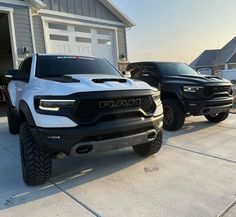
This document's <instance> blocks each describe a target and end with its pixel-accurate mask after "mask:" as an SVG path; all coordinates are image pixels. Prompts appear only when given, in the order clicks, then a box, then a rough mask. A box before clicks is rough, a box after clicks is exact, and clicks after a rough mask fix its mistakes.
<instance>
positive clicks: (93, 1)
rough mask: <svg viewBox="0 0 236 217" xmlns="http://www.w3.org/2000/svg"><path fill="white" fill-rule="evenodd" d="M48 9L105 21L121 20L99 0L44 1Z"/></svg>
mask: <svg viewBox="0 0 236 217" xmlns="http://www.w3.org/2000/svg"><path fill="white" fill-rule="evenodd" d="M43 2H44V3H45V4H46V5H47V6H46V9H48V10H53V11H59V12H64V13H70V14H76V15H81V16H87V17H94V18H98V19H103V20H111V21H118V22H120V20H119V19H118V18H117V17H116V16H115V15H114V14H113V13H112V12H111V11H109V10H108V9H107V8H106V7H105V6H104V5H103V4H102V3H101V2H100V1H98V0H43Z"/></svg>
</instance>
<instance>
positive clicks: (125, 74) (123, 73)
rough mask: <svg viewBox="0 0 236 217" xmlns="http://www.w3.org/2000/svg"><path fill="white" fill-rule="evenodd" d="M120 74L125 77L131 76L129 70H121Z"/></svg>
mask: <svg viewBox="0 0 236 217" xmlns="http://www.w3.org/2000/svg"><path fill="white" fill-rule="evenodd" d="M122 75H124V76H125V77H126V78H131V73H130V71H122Z"/></svg>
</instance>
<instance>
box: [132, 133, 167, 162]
mask: <svg viewBox="0 0 236 217" xmlns="http://www.w3.org/2000/svg"><path fill="white" fill-rule="evenodd" d="M162 137H163V133H162V131H160V132H159V133H158V134H157V137H156V139H155V140H154V141H152V142H150V143H147V144H141V145H135V146H133V149H134V151H135V152H136V153H137V154H139V155H141V156H144V157H148V156H150V155H153V154H156V153H157V152H158V151H159V150H160V149H161V146H162Z"/></svg>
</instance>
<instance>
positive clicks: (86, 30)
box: [75, 26, 91, 33]
mask: <svg viewBox="0 0 236 217" xmlns="http://www.w3.org/2000/svg"><path fill="white" fill-rule="evenodd" d="M75 31H76V32H84V33H91V29H90V28H89V27H87V26H75Z"/></svg>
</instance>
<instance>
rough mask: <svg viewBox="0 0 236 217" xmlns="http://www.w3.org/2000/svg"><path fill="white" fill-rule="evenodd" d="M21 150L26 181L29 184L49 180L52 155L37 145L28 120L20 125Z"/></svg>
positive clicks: (37, 183) (33, 184)
mask: <svg viewBox="0 0 236 217" xmlns="http://www.w3.org/2000/svg"><path fill="white" fill-rule="evenodd" d="M20 151H21V164H22V173H23V180H24V182H25V183H26V184H27V185H29V186H35V185H41V184H44V183H45V182H47V181H48V180H49V178H50V177H51V170H52V159H51V155H50V153H49V152H47V151H43V150H41V149H40V148H39V147H38V146H37V145H36V143H35V141H34V138H33V136H32V134H31V131H30V128H29V125H28V124H27V122H24V123H22V124H21V126H20Z"/></svg>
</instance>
